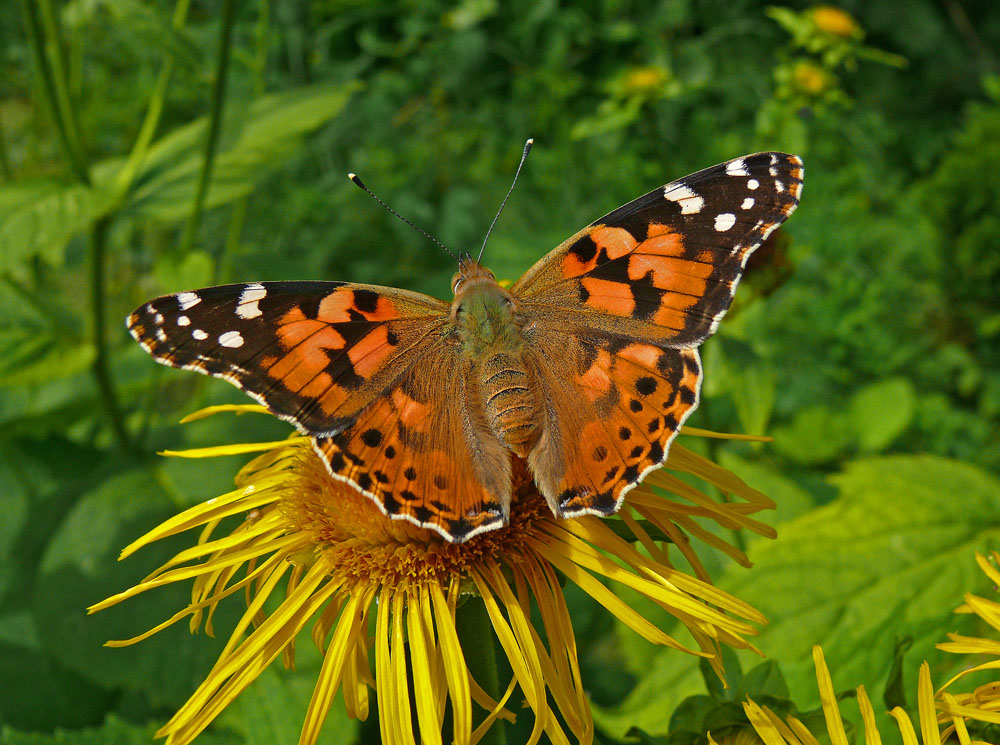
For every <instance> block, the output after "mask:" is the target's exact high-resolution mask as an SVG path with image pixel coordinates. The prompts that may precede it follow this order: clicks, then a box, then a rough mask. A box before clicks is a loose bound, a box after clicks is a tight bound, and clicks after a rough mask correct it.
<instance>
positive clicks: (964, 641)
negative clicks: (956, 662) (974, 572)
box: [937, 551, 1000, 737]
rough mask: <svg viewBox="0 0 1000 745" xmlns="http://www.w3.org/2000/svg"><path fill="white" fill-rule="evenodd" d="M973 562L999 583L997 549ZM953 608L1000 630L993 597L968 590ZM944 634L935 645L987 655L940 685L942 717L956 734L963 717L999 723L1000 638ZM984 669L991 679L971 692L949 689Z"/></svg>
mask: <svg viewBox="0 0 1000 745" xmlns="http://www.w3.org/2000/svg"><path fill="white" fill-rule="evenodd" d="M976 562H977V563H978V564H979V568H980V569H982V570H983V573H984V574H985V575H986V576H987V578H989V580H990V582H992V583H993V586H994V587H1000V571H998V570H997V566H998V565H1000V553H998V552H996V551H994V552H993V553H992V556H991V557H990V558H986V557H985V556H983V555H981V554H976ZM955 612H956V613H974V614H976V615H977V616H979V617H980V618H981V619H982V620H983V621H985V622H986V623H987V624H988V625H989V626H990V627H991V628H993V629H994V630H995V631H997V632H1000V603H998V602H997V601H995V600H989V599H987V598H981V597H978V596H976V595H972V594H968V595H966V596H965V602H964V603H963V604H962V605H960V606H959V607H958V608H957V609H956V610H955ZM948 638H949V639H951V641H950V642H944V643H942V644H938V645H937V647H938V649H941V650H944V651H945V652H954V653H956V654H972V655H978V656H985V657H987V658H988V659H987V660H986V662H983V663H981V664H979V665H976V666H974V667H970V668H968V669H967V670H963V671H962V672H960V673H959V674H958V675H956V676H955V677H954V678H952V679H951V680H949V681H948V682H947V683H946V684H945V685H944V686H943V687H942V689H941V691H940V692H939V694H938V696H939V698H940V699H941V703H940V704H939V706H940V708H941V717H942V719H946V720H951V721H952V727H953V728H954V729H955V730H956V731H959V736H960V737H961V732H960V730H963V729H964V728H965V725H964V722H965V720H967V719H972V720H976V721H979V722H985V723H989V724H994V725H1000V673H998V672H997V671H1000V641H997V640H996V639H983V638H979V637H972V636H961V635H959V634H948ZM984 671H992V673H993V680H992V681H990V682H989V683H984V684H983V685H980V686H979V687H977V688H976V689H975V690H973V691H972V692H971V693H952V692H950V691H949V690H948V689H949V688H951V687H952V686H953V685H954V684H955V683H956V682H958V681H959V680H961V679H963V678H965V677H966V676H967V675H970V674H972V673H978V672H984ZM949 731H950V730H949Z"/></svg>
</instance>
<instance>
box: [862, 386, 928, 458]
mask: <svg viewBox="0 0 1000 745" xmlns="http://www.w3.org/2000/svg"><path fill="white" fill-rule="evenodd" d="M916 402H917V394H916V391H915V390H914V388H913V383H911V382H910V381H909V380H907V379H906V378H890V379H889V380H883V381H881V382H878V383H872V384H871V385H866V386H865V387H864V388H862V389H861V390H859V391H858V392H857V393H855V394H854V396H852V397H851V403H850V405H849V407H848V417H849V419H850V422H851V427H852V428H853V430H854V436H855V437H856V438H857V440H858V444H859V445H860V447H861V448H862V449H863V450H867V451H869V452H877V451H879V450H883V449H885V448H886V447H888V446H889V445H890V444H891V443H892V441H893V440H895V439H896V438H897V437H899V435H901V434H902V433H903V432H904V431H905V430H906V428H907V427H909V426H910V422H912V421H913V415H914V412H915V410H916Z"/></svg>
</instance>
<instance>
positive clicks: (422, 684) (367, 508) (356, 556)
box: [90, 406, 773, 745]
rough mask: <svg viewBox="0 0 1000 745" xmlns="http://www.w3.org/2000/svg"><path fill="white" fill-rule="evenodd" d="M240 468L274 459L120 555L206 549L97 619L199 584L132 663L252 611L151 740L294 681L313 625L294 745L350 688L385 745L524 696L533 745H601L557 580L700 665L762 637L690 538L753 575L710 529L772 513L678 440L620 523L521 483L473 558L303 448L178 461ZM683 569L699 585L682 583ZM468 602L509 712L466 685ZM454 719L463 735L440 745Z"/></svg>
mask: <svg viewBox="0 0 1000 745" xmlns="http://www.w3.org/2000/svg"><path fill="white" fill-rule="evenodd" d="M218 410H237V411H257V412H264V409H263V408H262V407H255V406H238V407H237V406H225V407H214V408H213V409H209V410H206V412H203V413H202V414H204V413H214V412H216V411H218ZM685 432H686V433H688V434H690V433H692V432H695V433H697V434H705V435H709V434H711V433H705V432H701V431H697V430H694V431H693V430H691V429H686V430H685ZM248 452H260V453H262V454H260V455H258V456H257V457H256V458H255V459H254V460H253V461H251V462H250V463H249V464H247V465H246V466H245V467H244V468H243V469H242V470H241V471H240V472H239V474H238V476H237V478H236V485H237V488H236V489H235V490H234V491H232V492H229V493H228V494H224V495H222V496H220V497H216V498H214V499H210V500H208V501H207V502H204V503H202V504H198V505H196V506H194V507H192V508H190V509H188V510H187V511H185V512H183V513H182V514H180V515H177V516H176V517H174V518H172V519H170V520H168V521H167V522H165V523H163V524H162V525H160V526H158V527H157V528H155V529H153V530H152V531H150V532H149V533H148V534H146V535H145V536H143V537H142V538H140V539H139V540H137V541H136V542H135V543H133V544H132V545H130V546H128V547H127V548H126V549H125V550H124V551H123V552H122V557H125V556H128V555H129V554H132V553H133V552H135V551H136V550H137V549H139V548H141V547H142V546H145V545H147V544H149V543H152V542H153V541H157V540H159V539H162V538H165V537H167V536H171V535H174V534H177V533H181V532H184V531H190V530H194V531H198V533H197V541H196V543H195V545H194V546H192V547H191V548H189V549H187V550H185V551H182V552H181V553H179V554H177V555H176V556H175V557H173V558H172V559H171V560H170V561H168V562H167V563H166V564H164V565H163V566H162V567H160V568H159V569H157V570H156V571H155V572H153V573H152V574H151V575H150V576H148V577H147V578H146V579H145V580H143V581H142V582H140V583H139V584H138V585H136V586H135V587H132V588H131V589H129V590H127V591H125V592H123V593H120V594H119V595H115V596H114V597H111V598H108V599H107V600H105V601H103V602H101V603H98V604H97V605H95V606H93V607H92V608H91V609H90V610H91V612H93V611H97V610H100V609H102V608H106V607H108V606H111V605H114V604H116V603H120V602H122V601H123V600H126V599H128V598H131V597H133V596H135V595H138V594H140V593H142V592H145V591H147V590H151V589H153V588H155V587H160V586H163V585H166V584H170V583H173V582H187V581H193V588H192V593H191V602H190V604H189V605H188V606H187V607H186V608H183V609H181V610H179V611H178V613H177V614H176V615H174V616H173V617H172V618H169V619H167V620H166V621H164V622H163V623H162V624H160V625H159V626H157V627H155V628H153V629H151V630H149V631H147V632H146V633H144V634H141V635H140V636H137V637H135V638H133V639H128V640H125V641H116V642H110V643H109V644H110V645H112V646H123V645H127V644H134V643H136V642H138V641H141V640H142V639H145V638H147V637H148V636H150V635H151V634H154V633H156V632H158V631H160V630H162V629H163V628H166V627H167V626H169V625H171V624H173V623H175V622H177V621H179V620H182V619H184V618H188V619H189V623H190V627H191V629H192V631H194V630H196V629H197V628H199V627H200V626H201V625H202V624H204V626H205V629H206V631H207V632H209V633H211V631H212V615H213V612H214V610H215V608H216V606H217V605H218V603H219V602H220V601H221V600H222V599H223V598H225V597H227V596H229V595H233V594H236V593H245V594H246V598H247V610H246V612H245V613H244V614H243V616H242V618H241V620H240V621H239V622H238V623H237V625H236V628H235V629H233V631H232V633H231V634H230V636H229V640H228V642H227V644H226V645H225V647H224V649H223V650H222V652H221V654H220V656H219V659H218V661H217V662H216V664H215V665H214V667H213V668H212V669H211V671H209V673H208V675H207V676H206V678H205V680H204V682H203V683H202V684H201V685H200V686H199V687H198V689H197V690H196V691H195V692H194V693H193V694H192V695H191V697H190V699H188V701H187V702H186V703H185V704H184V705H183V706H182V707H181V709H180V710H179V711H178V712H177V713H176V714H175V715H174V716H173V717H172V718H171V719H170V720H169V721H168V722H167V723H166V724H165V725H164V726H163V727H162V728H161V729H160V730H159V732H158V733H157V735H158V736H161V737H166V738H167V743H168V744H169V745H183V744H184V743H188V742H190V741H191V740H193V739H194V738H195V737H196V736H197V735H198V733H200V732H201V731H202V730H203V729H204V728H205V727H207V726H208V724H209V723H210V722H211V721H212V720H213V719H214V718H215V717H216V716H217V715H218V714H219V713H220V712H221V711H222V710H223V709H224V708H225V707H226V706H227V705H228V704H229V703H230V702H231V701H232V700H233V699H234V698H235V697H236V696H238V695H239V694H240V692H242V691H243V690H244V689H245V688H246V687H247V686H248V685H250V684H251V683H252V682H253V681H254V679H255V678H256V677H257V676H258V675H259V674H260V673H261V672H262V671H263V670H264V669H265V668H266V667H267V666H268V665H270V664H271V663H272V662H273V661H274V660H275V659H276V658H277V657H279V656H282V657H283V661H284V663H285V664H286V665H291V664H292V662H293V656H294V648H295V647H294V645H295V641H296V638H297V637H298V636H299V635H300V633H302V632H303V631H304V630H306V629H307V627H310V626H311V637H312V640H313V641H314V642H315V643H316V645H317V646H318V647H319V648H320V650H321V651H322V652H323V655H324V656H323V663H322V667H321V670H320V673H319V679H318V680H317V682H316V686H315V689H314V691H313V695H312V700H311V701H310V702H309V706H308V709H307V711H306V712H305V723H304V725H303V728H302V733H301V737H300V741H299V742H300V743H301V745H312V743H314V742H316V738H317V736H318V734H319V731H320V727H321V725H322V723H323V720H324V718H325V716H326V713H327V711H328V709H329V707H330V706H331V704H332V702H333V699H334V696H335V694H336V693H337V692H338V691H341V692H342V697H343V702H344V705H345V707H346V709H347V713H348V714H349V715H350V716H351V717H354V718H358V719H366V718H367V716H368V712H369V690H370V689H374V690H375V692H376V695H377V698H378V704H379V727H380V729H381V734H382V741H383V742H384V743H386V745H390V744H393V745H394V744H396V743H414V742H417V741H420V742H425V743H441V742H443V741H450V740H453V741H454V742H455V743H458V744H459V745H464V744H466V743H469V744H471V743H475V742H477V741H478V740H479V739H480V738H481V737H482V736H483V734H484V733H485V732H486V731H487V730H488V729H489V727H491V726H493V725H494V724H495V722H496V720H497V719H498V718H506V719H511V718H513V714H512V712H511V711H510V710H509V709H508V708H507V704H508V702H509V701H510V700H511V697H512V696H514V693H515V690H517V691H518V695H517V696H516V697H515V699H514V700H515V701H516V702H517V703H520V700H521V699H523V701H524V702H525V704H526V706H527V707H528V708H530V709H531V711H532V714H533V717H534V720H533V729H532V733H531V737H530V740H529V742H531V743H534V742H537V741H538V740H539V738H540V737H541V735H542V733H546V734H547V735H548V737H549V739H550V740H551V741H552V742H553V743H568V742H569V736H572V738H573V739H574V740H575V741H579V742H581V743H584V744H586V743H590V742H591V741H592V739H593V730H594V727H593V720H592V717H591V712H590V708H589V705H588V702H587V697H586V694H585V690H584V686H583V682H582V680H581V676H580V669H579V664H578V660H577V643H576V639H575V637H574V633H573V627H572V622H571V618H570V614H569V612H568V610H567V606H566V601H565V598H564V596H563V590H562V585H561V579H562V578H564V579H565V581H566V582H568V583H572V584H575V585H577V586H578V587H579V588H580V589H582V590H583V591H584V592H585V593H587V594H589V595H590V596H591V597H593V598H594V599H595V600H597V601H598V602H599V603H601V604H602V605H603V606H604V607H605V608H607V610H608V611H609V612H611V613H612V614H613V615H614V616H615V617H617V618H618V619H619V620H621V622H622V623H624V624H625V625H627V626H628V627H629V628H631V629H632V630H633V631H635V632H636V633H637V634H639V635H640V636H642V637H644V638H645V639H647V640H649V641H650V642H652V643H654V644H662V645H666V646H669V647H674V648H676V649H678V650H682V651H685V652H689V653H691V654H695V655H699V656H703V657H708V658H709V659H710V660H711V661H712V664H713V665H714V666H716V667H717V668H718V667H719V662H718V654H717V653H718V651H719V647H720V645H722V644H726V645H729V646H732V647H735V648H752V647H751V645H750V643H749V642H748V641H747V636H749V635H751V634H753V633H755V626H754V624H758V623H762V622H763V621H764V619H763V618H762V616H761V615H760V613H758V612H757V611H756V610H755V609H753V608H752V607H750V606H748V605H747V604H745V603H743V602H741V601H740V600H738V599H736V598H734V597H732V596H730V595H728V594H726V593H725V592H722V591H721V590H719V589H717V588H715V587H713V586H712V585H711V584H710V582H709V581H708V575H707V573H706V571H705V568H704V567H703V566H702V564H701V562H700V561H699V560H698V557H697V555H696V554H695V552H694V550H693V548H692V546H691V544H690V537H695V538H698V539H700V540H702V541H704V542H705V543H707V544H709V545H710V546H712V547H714V548H716V549H719V550H721V551H723V552H725V553H726V554H728V555H729V556H732V557H733V558H734V559H736V560H737V561H738V562H740V563H743V564H747V563H748V562H747V559H746V557H745V556H744V555H743V553H742V552H741V551H739V550H738V549H737V548H735V547H733V546H731V545H730V544H728V543H727V542H726V541H725V540H724V539H722V538H720V537H719V536H718V535H717V534H716V533H713V532H712V531H710V530H709V529H708V528H706V527H705V526H704V525H703V524H702V522H703V519H708V520H713V521H715V522H716V523H718V525H720V526H722V527H724V528H728V529H737V528H748V529H750V530H753V531H755V532H757V533H761V534H764V535H769V534H771V533H772V531H771V529H770V528H768V527H767V526H766V525H764V524H762V523H760V522H758V521H756V520H754V519H753V518H752V517H750V516H751V515H752V514H753V513H755V512H757V511H759V510H761V509H766V508H770V507H772V506H773V504H772V503H771V501H770V500H769V499H768V498H767V497H765V496H764V495H762V494H760V493H759V492H756V491H754V490H753V489H751V488H749V487H748V486H747V485H746V484H744V483H743V482H742V481H741V480H740V479H738V478H737V477H736V476H734V475H733V474H732V473H730V472H728V471H726V470H725V469H723V468H721V467H719V466H717V465H716V464H714V463H712V462H711V461H709V460H706V459H705V458H702V457H701V456H699V455H697V454H695V453H693V452H692V451H690V450H688V449H686V448H684V447H683V446H681V445H679V444H677V443H674V445H673V446H672V448H671V450H670V457H669V460H668V461H667V464H666V468H665V469H661V470H660V471H658V472H657V473H655V474H651V475H650V476H649V478H647V479H646V481H645V482H644V484H642V485H640V486H639V487H638V488H636V489H634V490H632V491H631V492H629V494H628V496H627V498H626V503H625V505H624V506H623V507H622V509H621V511H620V513H619V516H618V517H616V518H615V519H614V520H611V521H604V520H601V519H598V518H596V517H583V518H578V519H573V520H562V519H558V518H556V517H554V516H553V515H552V513H551V512H550V511H549V508H548V506H547V505H546V503H545V500H544V499H543V498H542V497H541V495H540V494H539V493H538V490H537V489H536V488H535V486H534V484H533V482H532V480H531V478H530V476H529V475H528V474H527V473H526V472H524V471H523V470H521V471H520V472H518V473H516V474H515V477H514V478H515V482H516V483H515V484H514V487H515V488H514V494H515V495H516V496H515V500H514V502H513V504H512V507H511V518H510V523H509V524H508V525H506V526H505V527H503V528H502V529H499V530H495V531H492V532H489V533H485V534H482V535H479V536H476V537H474V538H473V539H471V540H469V541H467V542H466V543H462V544H453V543H448V542H446V541H444V540H443V539H442V538H441V537H440V536H439V535H438V534H437V533H435V532H433V531H429V530H425V529H421V528H418V527H416V526H414V525H412V524H410V523H406V522H401V521H392V520H389V519H388V518H386V517H385V516H384V515H383V514H382V513H381V512H379V510H378V508H377V507H376V506H375V505H374V503H373V502H372V501H370V500H369V499H368V498H367V497H365V496H364V495H362V494H361V493H359V492H357V491H356V490H354V489H353V488H351V487H350V486H348V485H345V484H343V483H342V482H339V481H336V480H334V479H333V478H331V477H330V476H329V475H328V473H327V471H326V469H325V467H324V466H323V464H322V462H321V461H320V460H319V458H318V457H317V456H316V455H315V454H314V452H313V450H312V447H311V443H310V441H309V439H308V438H306V437H301V436H294V437H291V438H289V439H287V440H282V441H279V442H270V443H260V444H254V445H237V446H233V445H230V446H224V447H217V448H207V449H202V450H197V451H187V452H186V453H176V454H178V455H186V456H188V457H206V456H213V455H229V454H234V453H248ZM677 473H681V474H685V473H686V474H692V475H694V476H697V477H699V478H700V479H702V480H704V481H705V482H708V483H709V484H712V485H714V486H715V487H717V488H718V489H719V490H720V491H722V492H723V493H724V494H726V495H727V498H728V499H734V498H735V501H726V500H721V501H720V500H717V499H714V498H712V497H709V496H708V495H707V494H706V493H704V492H703V491H701V490H699V489H697V488H695V487H694V486H691V485H690V484H689V483H688V482H687V481H685V480H683V479H681V478H679V477H678V475H676V474H677ZM651 486H656V487H659V488H660V489H663V490H666V491H667V492H670V493H671V497H669V498H668V497H665V496H662V495H661V494H659V493H656V492H654V491H653V490H652V489H651V488H650V487H651ZM699 519H702V522H699ZM223 526H225V527H223ZM637 544H638V545H637ZM670 544H672V548H671V545H670ZM677 553H679V554H680V555H681V556H682V557H683V558H684V559H685V561H686V563H687V564H688V565H689V566H690V567H692V568H693V574H688V573H685V572H683V571H680V570H679V569H677V568H675V567H674V563H673V562H674V558H675V557H676V554H677ZM671 554H675V556H671ZM609 584H610V585H611V586H609ZM615 584H617V585H621V586H624V587H628V588H631V589H632V590H634V591H636V592H638V593H639V594H641V595H642V596H645V597H646V598H649V599H650V600H652V601H653V602H654V603H656V604H657V605H658V606H660V607H661V608H663V609H665V610H666V611H668V612H669V613H671V614H672V615H673V616H674V617H675V618H677V619H678V620H679V621H680V622H681V624H683V626H684V627H686V629H687V632H688V636H689V637H690V640H689V641H682V640H680V639H678V638H675V637H674V636H672V635H670V634H667V633H666V632H664V631H663V630H662V629H660V628H658V627H657V626H655V625H654V624H653V623H651V622H650V621H649V620H647V619H646V618H644V617H643V616H642V615H641V614H640V613H639V612H637V611H636V610H635V609H633V608H632V607H630V606H629V605H628V604H627V603H626V602H625V601H623V600H622V599H621V598H619V597H618V596H617V595H616V594H615V592H614V591H613V589H612V587H613V586H614V585H615ZM279 596H280V597H279ZM532 601H534V603H535V605H536V607H537V617H534V618H533V616H532ZM463 603H478V604H482V605H481V607H482V608H485V614H486V615H487V616H488V619H489V623H490V625H491V626H492V632H493V633H494V634H495V636H496V639H497V640H498V641H499V644H500V647H501V648H502V650H503V653H504V655H505V656H506V658H507V660H508V662H509V664H510V668H511V670H512V671H513V677H512V678H511V680H510V681H509V683H508V684H507V685H506V687H505V690H503V691H502V693H501V695H499V696H498V697H497V698H494V697H491V695H490V694H489V693H487V691H485V690H484V689H483V687H482V685H481V683H482V681H477V680H476V679H475V678H474V677H473V675H472V674H471V673H470V671H469V667H470V665H469V664H468V662H469V660H470V659H473V657H474V656H475V655H477V654H480V653H481V650H480V649H477V648H474V647H473V646H472V643H470V640H469V639H460V637H459V634H458V632H457V630H456V622H455V619H456V612H462V611H461V610H460V606H461V605H462V604H463ZM535 618H537V619H538V620H540V623H539V622H538V620H535ZM490 653H491V654H492V652H490ZM473 667H474V668H475V667H476V666H475V665H473ZM500 688H501V689H503V688H504V686H503V684H501V686H500ZM474 705H475V707H476V708H474ZM512 708H517V707H513V706H512ZM449 719H450V721H451V723H452V730H453V731H452V732H448V733H444V732H442V729H443V727H444V726H445V723H446V722H447V721H449ZM476 722H478V724H475V723H476ZM566 730H568V732H569V735H567V731H566Z"/></svg>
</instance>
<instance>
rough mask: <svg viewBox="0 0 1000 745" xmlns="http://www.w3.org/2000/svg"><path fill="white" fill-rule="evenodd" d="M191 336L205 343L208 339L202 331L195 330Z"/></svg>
mask: <svg viewBox="0 0 1000 745" xmlns="http://www.w3.org/2000/svg"><path fill="white" fill-rule="evenodd" d="M191 336H193V337H194V338H195V339H197V340H198V341H205V339H207V338H208V334H206V333H205V332H204V331H202V330H201V329H195V330H194V331H192V332H191Z"/></svg>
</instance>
